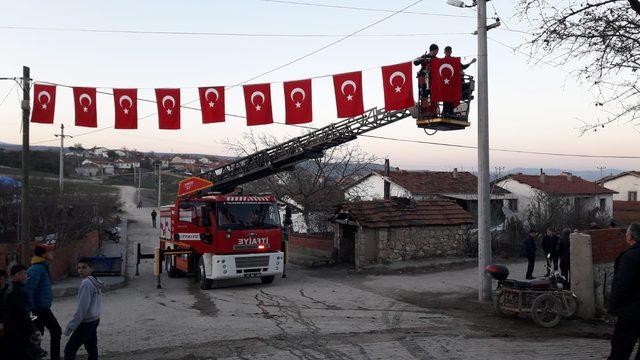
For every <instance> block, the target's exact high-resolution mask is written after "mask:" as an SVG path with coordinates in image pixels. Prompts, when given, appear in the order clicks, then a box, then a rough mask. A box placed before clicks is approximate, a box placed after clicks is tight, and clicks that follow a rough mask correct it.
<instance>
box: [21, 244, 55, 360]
mask: <svg viewBox="0 0 640 360" xmlns="http://www.w3.org/2000/svg"><path fill="white" fill-rule="evenodd" d="M52 259H53V255H52V254H51V252H50V251H48V250H47V248H45V247H44V246H40V245H39V246H36V247H35V248H34V249H33V258H32V259H31V266H30V267H29V270H27V273H28V278H27V282H26V284H25V291H26V293H27V307H28V309H29V311H31V312H32V313H34V314H35V315H36V316H37V317H38V318H37V320H36V323H35V325H36V329H38V330H39V331H40V332H44V328H45V327H46V328H47V330H49V335H50V337H51V351H50V354H51V360H59V359H60V337H61V335H62V329H61V328H60V324H58V320H57V319H56V317H55V316H53V313H52V312H51V273H50V272H49V261H51V260H52Z"/></svg>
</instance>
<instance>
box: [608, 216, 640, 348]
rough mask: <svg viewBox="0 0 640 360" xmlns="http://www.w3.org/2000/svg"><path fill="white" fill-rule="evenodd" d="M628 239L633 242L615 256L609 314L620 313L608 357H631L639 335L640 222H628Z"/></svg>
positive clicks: (617, 314)
mask: <svg viewBox="0 0 640 360" xmlns="http://www.w3.org/2000/svg"><path fill="white" fill-rule="evenodd" d="M626 239H627V243H628V244H629V245H630V246H629V248H628V249H627V250H625V251H624V252H623V253H622V254H620V255H619V256H618V257H617V258H616V262H615V265H614V270H613V282H612V283H611V296H610V297H609V314H611V315H615V316H617V317H618V319H617V320H616V329H615V330H614V332H613V337H612V338H611V354H610V355H609V360H621V359H624V360H626V359H629V357H630V356H631V354H632V353H633V348H634V347H635V346H636V343H637V342H638V339H639V338H640V223H633V224H631V225H629V227H628V228H627V233H626ZM639 358H640V349H638V353H637V354H636V359H639Z"/></svg>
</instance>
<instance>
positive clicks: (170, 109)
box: [156, 89, 180, 130]
mask: <svg viewBox="0 0 640 360" xmlns="http://www.w3.org/2000/svg"><path fill="white" fill-rule="evenodd" d="M156 104H157V105H158V124H159V127H160V129H162V130H176V129H180V89H156Z"/></svg>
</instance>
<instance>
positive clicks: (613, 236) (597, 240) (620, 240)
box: [585, 228, 629, 264]
mask: <svg viewBox="0 0 640 360" xmlns="http://www.w3.org/2000/svg"><path fill="white" fill-rule="evenodd" d="M585 233H587V234H589V235H591V247H592V254H593V255H592V256H593V263H594V264H598V263H608V262H613V261H615V259H616V257H617V256H618V255H620V253H622V252H623V251H624V250H626V249H627V247H629V245H627V242H626V240H625V229H620V228H613V229H601V230H589V231H585Z"/></svg>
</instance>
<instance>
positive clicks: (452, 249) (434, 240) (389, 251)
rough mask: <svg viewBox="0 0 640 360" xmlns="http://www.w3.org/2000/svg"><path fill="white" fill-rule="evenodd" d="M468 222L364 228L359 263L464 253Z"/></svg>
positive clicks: (359, 243) (359, 236) (358, 240)
mask: <svg viewBox="0 0 640 360" xmlns="http://www.w3.org/2000/svg"><path fill="white" fill-rule="evenodd" d="M468 231H469V225H457V226H432V227H426V226H424V227H405V228H379V229H378V228H376V229H371V228H369V229H367V228H365V229H362V231H359V232H358V234H357V238H356V244H357V249H356V257H357V262H356V266H357V267H358V266H362V265H366V264H372V263H381V262H388V261H402V260H413V259H421V258H430V257H445V256H464V255H465V254H466V250H465V249H466V243H467V237H468Z"/></svg>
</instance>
